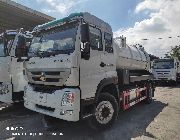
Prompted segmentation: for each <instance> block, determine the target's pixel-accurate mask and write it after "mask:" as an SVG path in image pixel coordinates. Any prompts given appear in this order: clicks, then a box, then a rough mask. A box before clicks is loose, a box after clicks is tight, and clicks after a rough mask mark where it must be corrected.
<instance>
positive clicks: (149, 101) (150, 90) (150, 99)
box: [145, 83, 154, 104]
mask: <svg viewBox="0 0 180 140" xmlns="http://www.w3.org/2000/svg"><path fill="white" fill-rule="evenodd" d="M147 92H148V93H147V96H148V97H147V98H146V99H145V103H146V104H150V103H152V101H153V99H152V97H153V95H154V93H153V92H154V89H153V87H152V84H151V83H150V84H149V86H148V91H147Z"/></svg>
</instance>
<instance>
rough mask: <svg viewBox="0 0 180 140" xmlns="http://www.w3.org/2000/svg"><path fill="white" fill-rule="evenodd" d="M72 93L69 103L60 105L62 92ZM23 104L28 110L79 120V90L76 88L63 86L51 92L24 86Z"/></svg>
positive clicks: (69, 119)
mask: <svg viewBox="0 0 180 140" xmlns="http://www.w3.org/2000/svg"><path fill="white" fill-rule="evenodd" d="M67 92H69V93H74V95H75V96H74V102H73V104H71V105H64V106H63V105H62V104H61V101H62V98H63V95H64V93H67ZM24 106H25V107H26V108H28V109H30V110H33V111H36V112H39V113H42V114H45V115H49V116H52V117H56V118H59V119H62V120H67V121H79V116H80V90H79V89H78V88H64V89H60V90H55V91H54V92H52V93H42V92H37V91H34V90H33V87H32V86H31V85H28V86H26V87H25V91H24Z"/></svg>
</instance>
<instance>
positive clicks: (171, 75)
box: [152, 58, 180, 82]
mask: <svg viewBox="0 0 180 140" xmlns="http://www.w3.org/2000/svg"><path fill="white" fill-rule="evenodd" d="M167 60H168V59H167ZM165 63H166V62H164V64H165ZM179 64H180V62H179V61H178V59H177V58H174V67H173V68H168V69H165V68H162V69H160V68H159V69H156V68H153V69H152V73H153V75H154V80H157V81H175V82H177V79H178V78H177V76H178V75H179V74H180V65H179Z"/></svg>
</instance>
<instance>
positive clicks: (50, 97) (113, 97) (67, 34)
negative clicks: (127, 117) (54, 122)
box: [24, 13, 154, 129]
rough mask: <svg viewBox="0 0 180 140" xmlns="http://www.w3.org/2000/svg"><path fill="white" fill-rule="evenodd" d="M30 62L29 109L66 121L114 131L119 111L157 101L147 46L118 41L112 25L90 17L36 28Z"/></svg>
mask: <svg viewBox="0 0 180 140" xmlns="http://www.w3.org/2000/svg"><path fill="white" fill-rule="evenodd" d="M28 59H29V60H28V61H26V62H25V65H24V66H25V75H26V78H27V80H28V85H27V86H26V87H25V91H24V105H25V107H26V108H28V109H30V110H33V111H36V112H39V113H42V114H45V115H48V116H52V117H56V118H59V119H63V120H67V121H79V120H81V119H86V118H88V120H89V123H90V125H91V126H93V128H96V129H102V128H106V127H109V126H111V125H112V124H113V122H114V121H115V120H116V119H117V116H118V111H119V109H123V110H126V109H128V108H130V107H131V106H133V105H134V104H136V103H138V102H140V101H142V100H144V101H146V102H148V103H150V102H151V101H152V97H153V95H154V87H153V81H152V79H153V76H152V74H151V73H149V69H150V60H149V55H148V54H147V53H146V52H145V51H144V49H143V48H142V47H139V48H138V47H135V46H132V47H130V46H127V45H126V38H123V37H120V38H116V39H114V40H113V33H112V29H111V27H110V25H109V24H107V23H106V22H104V21H102V20H101V19H99V18H97V17H95V16H93V15H91V14H89V13H75V14H71V15H70V16H68V17H66V18H64V19H60V20H55V21H52V22H49V23H46V24H43V25H39V26H37V27H36V28H35V29H34V30H33V40H32V43H31V46H30V48H29V50H28Z"/></svg>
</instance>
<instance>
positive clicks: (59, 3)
mask: <svg viewBox="0 0 180 140" xmlns="http://www.w3.org/2000/svg"><path fill="white" fill-rule="evenodd" d="M13 1H15V2H18V3H20V4H22V5H25V6H27V7H30V8H32V9H35V10H38V11H40V12H43V13H46V14H48V15H50V16H53V17H55V18H57V19H59V18H63V17H65V16H67V15H69V14H70V13H74V12H90V13H91V14H94V15H96V16H97V17H99V18H101V19H102V20H104V21H106V22H107V23H109V24H110V25H111V27H112V29H113V32H114V37H118V36H122V35H123V36H126V37H127V43H128V44H129V45H133V44H142V45H143V46H144V48H145V50H146V51H147V52H148V53H151V54H153V55H156V56H159V57H163V56H164V54H165V53H167V52H169V51H170V49H171V47H172V46H175V45H180V37H178V36H180V8H179V5H180V0H13ZM169 37H172V38H169ZM159 38H162V39H159ZM143 39H146V40H143Z"/></svg>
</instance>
